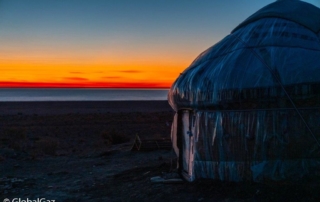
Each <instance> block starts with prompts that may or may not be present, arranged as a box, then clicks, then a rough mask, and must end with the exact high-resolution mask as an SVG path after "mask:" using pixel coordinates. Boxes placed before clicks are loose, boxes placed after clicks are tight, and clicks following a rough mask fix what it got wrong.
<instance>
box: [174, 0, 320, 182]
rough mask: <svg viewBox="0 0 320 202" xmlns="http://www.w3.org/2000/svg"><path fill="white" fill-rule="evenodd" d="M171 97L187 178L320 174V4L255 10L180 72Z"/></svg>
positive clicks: (286, 1) (286, 0) (286, 2)
mask: <svg viewBox="0 0 320 202" xmlns="http://www.w3.org/2000/svg"><path fill="white" fill-rule="evenodd" d="M168 101H169V104H170V105H171V106H172V108H173V109H174V110H175V111H176V115H175V117H174V121H173V124H172V134H171V138H172V143H173V148H174V150H175V152H176V154H177V156H178V170H179V172H180V173H181V174H182V176H184V178H185V179H186V180H188V181H194V180H195V179H199V178H211V179H220V180H223V181H244V180H253V181H263V180H287V179H288V180H290V179H299V178H302V177H306V176H308V177H310V176H314V175H320V9H319V8H318V7H315V6H313V5H312V4H309V3H306V2H303V1H293V0H282V1H275V2H274V3H271V4H269V5H267V6H265V7H263V8H262V9H260V10H258V11H257V12H256V13H254V14H253V15H251V16H250V17H249V18H247V19H246V20H245V21H244V22H242V23H241V24H239V25H238V26H237V27H236V28H235V29H234V30H232V32H231V33H230V34H229V35H228V36H226V37H225V38H223V39H222V40H221V41H220V42H218V43H217V44H215V45H213V46H212V47H210V48H209V49H207V50H206V51H204V52H203V53H201V54H200V55H199V56H198V57H197V58H196V59H195V60H194V62H193V63H192V64H191V65H190V66H189V67H188V68H187V69H186V70H185V71H184V72H182V73H181V74H180V75H179V77H178V78H177V79H176V81H175V82H174V83H173V85H172V87H171V89H170V91H169V94H168Z"/></svg>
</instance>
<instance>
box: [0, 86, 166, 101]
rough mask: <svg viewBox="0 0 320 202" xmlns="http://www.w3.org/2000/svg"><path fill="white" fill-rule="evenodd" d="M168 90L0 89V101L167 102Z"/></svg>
mask: <svg viewBox="0 0 320 202" xmlns="http://www.w3.org/2000/svg"><path fill="white" fill-rule="evenodd" d="M167 94H168V89H160V90H158V89H101V88H99V89H91V88H63V89H61V88H49V89H46V88H2V89H1V88H0V101H20V102H21V101H116V100H119V101H120V100H167Z"/></svg>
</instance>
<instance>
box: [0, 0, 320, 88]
mask: <svg viewBox="0 0 320 202" xmlns="http://www.w3.org/2000/svg"><path fill="white" fill-rule="evenodd" d="M271 2H274V0H261V1H260V0H259V1H257V0H243V1H239V0H0V87H125V88H168V87H170V86H171V84H172V82H174V80H175V78H177V76H178V75H179V73H180V72H182V71H183V70H184V69H185V68H186V67H188V66H189V64H190V63H191V62H192V61H193V60H194V59H195V58H196V57H197V56H198V55H199V54H200V53H201V52H202V51H204V50H205V49H207V48H208V47H210V46H212V45H213V44H215V43H216V42H218V41H219V40H221V39H222V38H223V37H224V36H226V35H227V34H229V33H230V31H231V30H232V29H233V28H234V27H235V26H237V25H238V24H239V23H241V22H242V21H243V20H244V19H245V18H247V17H248V16H249V15H251V14H252V13H254V12H255V11H257V10H258V9H259V8H261V7H263V6H265V5H267V4H269V3H271ZM306 2H309V3H313V4H314V5H316V6H318V7H320V0H309V1H306Z"/></svg>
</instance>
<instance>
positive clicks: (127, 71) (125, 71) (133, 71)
mask: <svg viewBox="0 0 320 202" xmlns="http://www.w3.org/2000/svg"><path fill="white" fill-rule="evenodd" d="M118 72H121V73H141V71H137V70H123V71H118Z"/></svg>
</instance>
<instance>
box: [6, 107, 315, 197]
mask: <svg viewBox="0 0 320 202" xmlns="http://www.w3.org/2000/svg"><path fill="white" fill-rule="evenodd" d="M173 114H174V112H173V111H172V110H171V108H170V106H169V105H168V104H167V102H165V101H157V102H148V101H143V102H138V101H137V102H26V103H19V102H16V103H9V102H8V103H0V201H2V200H4V199H5V198H8V199H10V200H12V199H14V198H18V199H19V198H20V199H21V200H27V199H29V200H36V199H37V198H45V199H46V200H55V201H319V200H320V193H319V190H320V185H319V179H314V178H313V179H303V180H297V181H295V182H264V183H254V182H241V183H232V182H221V181H216V180H197V181H196V182H193V183H188V182H183V183H179V184H163V183H152V182H151V180H150V178H152V177H154V176H164V175H167V174H175V168H176V164H175V162H176V156H175V154H174V153H173V151H172V150H154V151H148V152H141V151H139V152H137V151H135V152H133V151H131V150H130V149H131V146H132V144H133V140H134V137H135V135H136V134H138V135H139V136H141V137H144V138H147V137H148V138H168V137H170V123H171V121H172V118H173Z"/></svg>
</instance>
